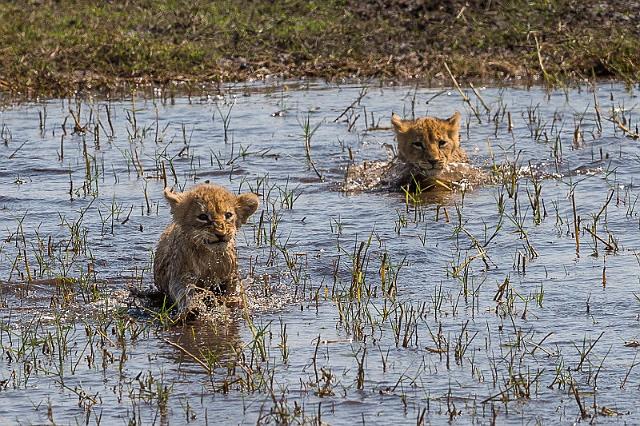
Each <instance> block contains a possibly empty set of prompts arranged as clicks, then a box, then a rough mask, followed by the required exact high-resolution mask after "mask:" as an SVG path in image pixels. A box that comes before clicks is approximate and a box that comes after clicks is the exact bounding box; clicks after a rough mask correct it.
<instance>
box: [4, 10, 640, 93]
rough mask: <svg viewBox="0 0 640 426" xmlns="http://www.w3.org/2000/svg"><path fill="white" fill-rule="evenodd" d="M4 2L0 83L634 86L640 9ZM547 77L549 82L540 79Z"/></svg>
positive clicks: (51, 89) (57, 88) (72, 86)
mask: <svg viewBox="0 0 640 426" xmlns="http://www.w3.org/2000/svg"><path fill="white" fill-rule="evenodd" d="M441 3H442V2H438V1H430V0H425V1H422V2H415V1H408V0H371V1H368V2H360V1H356V0H327V1H316V2H313V1H302V0H285V1H251V2H245V1H241V0H219V1H216V2H205V1H183V0H174V1H171V0H161V1H137V2H71V1H70V2H55V1H30V2H11V3H9V2H2V3H0V17H1V18H2V22H3V25H2V26H0V40H2V41H3V42H2V46H0V89H4V91H10V92H14V93H18V92H19V93H23V94H25V93H27V94H39V95H64V94H67V93H69V92H72V91H75V90H78V89H87V88H88V89H94V90H96V89H97V90H108V89H112V88H117V87H120V86H123V85H127V84H130V83H132V82H154V83H157V84H167V83H170V82H172V81H187V82H191V83H200V82H217V81H234V80H245V79H250V78H257V79H259V78H263V77H265V76H267V75H279V76H283V77H288V78H296V77H302V76H305V77H320V78H327V79H332V78H337V77H377V78H389V79H400V80H404V79H408V78H420V79H426V80H429V79H438V78H443V77H442V76H445V77H446V73H444V72H443V71H444V67H443V63H444V62H447V63H448V64H449V66H450V68H451V69H452V71H453V73H454V74H456V75H457V76H459V77H461V78H475V79H493V78H497V79H501V80H502V79H516V78H519V79H523V80H525V81H526V80H530V79H535V78H542V79H546V80H547V81H549V82H552V83H553V82H558V81H567V80H576V79H582V78H593V77H613V78H617V79H623V80H626V81H636V80H637V78H638V75H639V68H638V63H639V60H640V43H639V42H640V29H639V26H638V24H637V22H638V18H640V4H639V3H638V2H628V1H619V0H613V1H609V2H607V3H606V4H605V3H604V2H582V1H577V0H558V1H551V0H547V1H525V0H512V1H499V0H495V1H490V0H483V1H481V0H475V1H474V0H469V1H467V2H464V1H460V0H454V1H452V2H447V3H446V5H441ZM538 81H539V80H538Z"/></svg>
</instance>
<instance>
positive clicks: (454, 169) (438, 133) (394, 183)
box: [342, 112, 486, 191]
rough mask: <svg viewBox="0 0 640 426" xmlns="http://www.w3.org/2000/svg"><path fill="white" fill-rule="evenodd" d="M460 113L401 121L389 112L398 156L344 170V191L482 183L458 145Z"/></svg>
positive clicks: (476, 169) (440, 186)
mask: <svg viewBox="0 0 640 426" xmlns="http://www.w3.org/2000/svg"><path fill="white" fill-rule="evenodd" d="M460 120H461V116H460V113H459V112H456V113H455V114H453V115H452V116H451V117H449V118H447V119H441V118H435V117H421V118H417V119H415V120H402V119H401V118H400V117H399V116H398V115H397V114H395V113H394V114H392V115H391V124H392V125H393V130H394V132H395V134H396V139H397V140H398V150H397V153H398V154H397V157H396V158H391V159H389V160H387V161H369V162H365V163H363V164H361V165H356V166H351V167H350V168H349V169H348V170H347V175H346V177H345V183H344V184H343V186H342V189H343V190H345V191H362V190H368V189H374V188H378V189H389V190H399V189H401V188H410V187H414V186H416V185H420V187H421V188H422V189H423V190H424V189H430V188H446V189H448V190H452V189H455V188H458V187H462V186H463V185H471V186H473V185H477V184H480V183H482V182H484V181H485V180H486V179H485V175H484V173H483V172H482V171H481V170H480V169H478V168H475V167H473V166H471V165H470V164H469V162H468V159H467V154H466V153H465V152H464V150H463V149H462V148H461V147H460Z"/></svg>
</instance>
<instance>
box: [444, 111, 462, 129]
mask: <svg viewBox="0 0 640 426" xmlns="http://www.w3.org/2000/svg"><path fill="white" fill-rule="evenodd" d="M461 118H462V116H461V115H460V113H459V112H458V111H456V112H454V113H453V115H452V116H451V117H449V118H447V123H449V126H451V127H455V128H456V130H457V129H459V128H460V119H461Z"/></svg>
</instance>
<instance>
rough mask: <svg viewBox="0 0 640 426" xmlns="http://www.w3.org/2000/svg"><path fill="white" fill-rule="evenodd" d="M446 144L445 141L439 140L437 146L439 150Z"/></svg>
mask: <svg viewBox="0 0 640 426" xmlns="http://www.w3.org/2000/svg"><path fill="white" fill-rule="evenodd" d="M446 144H447V141H445V140H444V139H440V140H439V141H438V146H439V147H440V148H443V147H444V146H445V145H446Z"/></svg>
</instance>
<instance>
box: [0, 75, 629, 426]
mask: <svg viewBox="0 0 640 426" xmlns="http://www.w3.org/2000/svg"><path fill="white" fill-rule="evenodd" d="M461 90H462V91H463V93H464V94H465V95H466V98H465V97H462V96H460V93H458V92H457V91H456V90H455V89H447V88H444V89H424V88H422V87H417V86H397V87H396V86H385V85H383V84H375V85H368V86H363V85H326V84H321V83H318V84H311V83H305V82H303V83H301V84H297V85H291V84H290V85H284V84H274V85H269V84H262V83H260V84H236V85H228V86H221V87H220V91H218V92H210V91H205V90H202V91H191V92H189V93H173V92H171V91H168V90H164V89H161V88H158V89H154V90H152V91H149V92H140V93H133V94H132V95H131V96H127V97H123V98H118V99H106V98H101V97H84V98H81V97H78V98H73V97H72V98H65V99H51V100H46V101H38V102H31V103H21V104H15V105H12V104H10V105H6V106H4V107H3V108H2V111H1V112H0V157H1V160H0V164H2V168H1V169H0V185H1V187H2V188H3V189H2V192H0V233H1V234H0V235H1V237H2V238H1V239H0V280H2V282H1V285H0V289H1V294H0V298H1V304H2V308H1V309H0V347H1V357H0V394H2V396H3V398H2V401H3V402H2V403H0V408H1V409H2V411H3V413H4V418H5V419H7V420H8V421H12V422H27V423H43V422H51V423H85V422H86V423H90V424H100V423H103V422H104V423H105V424H108V423H112V422H114V421H117V422H122V423H125V422H126V423H129V424H148V423H161V422H164V421H166V420H170V422H171V424H187V423H193V424H207V423H212V424H213V423H219V422H225V423H284V424H291V423H293V424H295V423H317V424H321V423H325V422H326V423H344V424H347V423H359V422H363V423H365V424H366V423H383V422H398V421H400V422H403V423H414V422H415V423H416V424H427V423H440V422H444V421H456V420H462V421H463V422H465V423H471V422H480V423H490V422H500V423H505V422H512V423H516V422H517V423H535V422H540V423H546V422H551V421H556V422H557V421H560V422H575V421H581V420H582V421H591V420H594V421H601V420H606V419H610V418H618V419H621V420H622V421H624V422H627V423H637V422H639V421H640V411H639V410H638V407H637V404H636V401H637V400H638V399H640V376H639V375H638V371H640V370H638V363H639V362H640V361H639V360H638V359H637V354H638V346H640V343H639V341H640V336H639V334H638V322H639V321H640V315H639V312H640V281H639V277H640V260H639V259H640V257H639V256H640V255H639V254H638V252H637V247H639V242H640V238H639V237H640V216H639V214H638V208H639V207H638V203H637V201H638V197H639V193H638V189H637V186H636V183H635V178H636V176H638V174H639V172H640V163H639V161H638V158H639V157H638V154H637V153H638V147H637V144H638V130H637V127H636V122H637V110H636V108H635V103H636V102H635V99H636V98H635V97H636V95H637V92H636V89H635V87H631V88H629V87H625V86H623V85H619V84H606V83H601V84H599V85H588V86H580V87H576V88H572V89H564V90H545V89H544V88H539V87H537V88H530V89H525V88H515V87H508V88H485V87H480V86H477V87H475V88H474V89H473V90H471V88H470V87H468V86H466V85H463V86H462V87H461ZM456 110H459V111H461V112H462V113H463V124H462V132H461V133H462V145H463V146H464V148H465V150H466V151H467V153H468V154H469V157H470V159H471V161H472V163H474V164H476V165H478V166H481V167H483V168H484V169H485V170H487V172H488V173H492V174H493V175H494V176H496V182H497V183H492V184H487V185H484V186H481V187H478V188H475V189H474V190H473V191H468V192H464V191H462V192H460V191H459V192H456V193H443V192H440V193H437V194H432V193H426V192H425V193H422V194H421V193H409V192H406V193H402V192H400V193H388V192H374V193H370V192H362V193H355V194H345V193H343V192H340V191H339V190H338V188H339V183H340V182H341V180H342V179H343V178H344V175H345V172H346V168H347V166H348V165H349V164H352V163H354V162H361V161H364V160H367V159H369V160H373V159H381V158H385V156H386V148H385V144H390V143H392V142H393V134H392V131H391V129H390V128H389V127H387V125H388V124H387V123H388V120H389V117H390V116H391V111H396V112H398V113H399V114H401V115H402V116H404V117H412V116H419V115H431V114H432V115H438V116H450V115H451V114H452V113H453V112H454V111H456ZM206 180H209V181H211V182H213V183H217V184H221V185H224V186H225V187H227V188H230V189H231V190H232V191H234V192H246V191H251V192H255V193H257V194H258V195H259V197H260V200H261V207H260V209H259V210H258V211H257V212H256V213H255V215H254V216H253V217H252V219H250V221H249V223H247V225H246V226H243V228H241V230H240V231H239V234H238V237H237V241H238V245H239V247H240V250H239V254H240V265H241V275H242V277H243V282H244V285H245V287H246V289H247V296H248V299H247V300H248V304H247V306H246V307H245V308H244V309H230V310H226V311H224V312H221V313H220V315H219V317H217V318H216V320H215V321H207V320H202V321H191V322H186V323H182V322H178V323H174V322H173V320H172V316H171V312H170V311H168V310H167V308H166V306H162V305H161V304H159V303H157V301H154V300H151V299H150V298H148V297H145V296H144V294H145V291H146V290H148V289H150V288H152V287H153V285H152V273H151V271H152V265H153V255H152V253H153V251H154V245H155V243H156V241H157V239H158V236H159V235H160V233H161V232H162V230H163V229H164V227H165V226H166V224H167V223H168V222H169V220H170V217H169V208H168V206H167V205H166V203H165V202H164V200H163V195H162V190H163V188H164V187H165V186H174V187H176V188H177V189H179V190H183V189H184V188H189V187H191V186H193V185H194V184H195V183H199V182H203V181H206Z"/></svg>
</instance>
